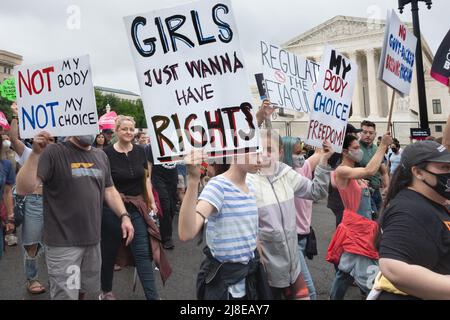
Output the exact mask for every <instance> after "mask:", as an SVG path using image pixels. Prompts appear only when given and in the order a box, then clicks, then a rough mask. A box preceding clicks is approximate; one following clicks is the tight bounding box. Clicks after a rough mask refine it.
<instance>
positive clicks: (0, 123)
mask: <svg viewBox="0 0 450 320" xmlns="http://www.w3.org/2000/svg"><path fill="white" fill-rule="evenodd" d="M0 127H2V128H3V130H5V131H9V129H10V128H11V127H10V126H9V122H8V120H7V119H6V116H5V114H4V113H3V112H1V111H0Z"/></svg>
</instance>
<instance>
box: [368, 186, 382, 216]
mask: <svg viewBox="0 0 450 320" xmlns="http://www.w3.org/2000/svg"><path fill="white" fill-rule="evenodd" d="M370 194H371V198H372V210H373V211H374V212H380V209H381V205H382V204H383V198H382V197H381V192H380V189H375V190H373V192H371V193H370Z"/></svg>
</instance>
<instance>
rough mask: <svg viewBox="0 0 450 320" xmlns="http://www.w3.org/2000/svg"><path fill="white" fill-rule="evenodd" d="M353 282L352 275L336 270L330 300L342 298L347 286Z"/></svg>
mask: <svg viewBox="0 0 450 320" xmlns="http://www.w3.org/2000/svg"><path fill="white" fill-rule="evenodd" d="M352 283H353V277H352V276H351V275H349V274H348V273H345V272H342V271H341V270H338V271H337V272H336V277H335V278H334V281H333V286H332V287H331V293H330V299H331V300H344V297H345V293H346V292H347V289H348V287H350V286H351V285H352Z"/></svg>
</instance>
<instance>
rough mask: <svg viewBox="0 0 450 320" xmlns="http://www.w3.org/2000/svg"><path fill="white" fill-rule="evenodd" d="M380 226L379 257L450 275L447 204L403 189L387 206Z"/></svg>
mask: <svg viewBox="0 0 450 320" xmlns="http://www.w3.org/2000/svg"><path fill="white" fill-rule="evenodd" d="M381 228H382V230H383V234H382V237H381V242H380V249H379V253H380V259H381V258H388V259H394V260H399V261H403V262H405V263H408V264H412V265H419V266H422V267H424V268H427V269H429V270H431V271H433V272H436V273H439V274H443V275H450V213H449V212H448V210H447V209H446V208H445V207H444V206H441V205H438V204H437V203H435V202H433V201H431V200H429V199H427V198H425V197H424V196H422V195H421V194H420V193H417V192H415V191H413V190H410V189H405V190H402V191H400V192H399V194H398V195H397V196H396V197H395V198H394V200H392V202H391V203H390V204H389V206H388V207H387V208H386V211H385V214H384V217H383V221H382V222H381Z"/></svg>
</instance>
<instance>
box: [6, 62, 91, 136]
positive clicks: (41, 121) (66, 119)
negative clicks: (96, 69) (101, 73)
mask: <svg viewBox="0 0 450 320" xmlns="http://www.w3.org/2000/svg"><path fill="white" fill-rule="evenodd" d="M14 76H15V79H16V95H17V106H18V109H19V132H20V137H21V138H23V139H26V138H33V137H34V136H35V135H36V134H37V133H39V132H41V131H43V130H45V131H47V132H49V133H50V134H51V135H53V136H60V137H66V136H78V135H86V134H96V133H98V124H97V122H98V115H97V108H96V104H95V94H94V86H93V85H92V74H91V68H90V65H89V56H81V57H75V58H68V59H65V60H59V61H53V62H48V63H43V64H40V65H34V66H18V67H15V68H14Z"/></svg>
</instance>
